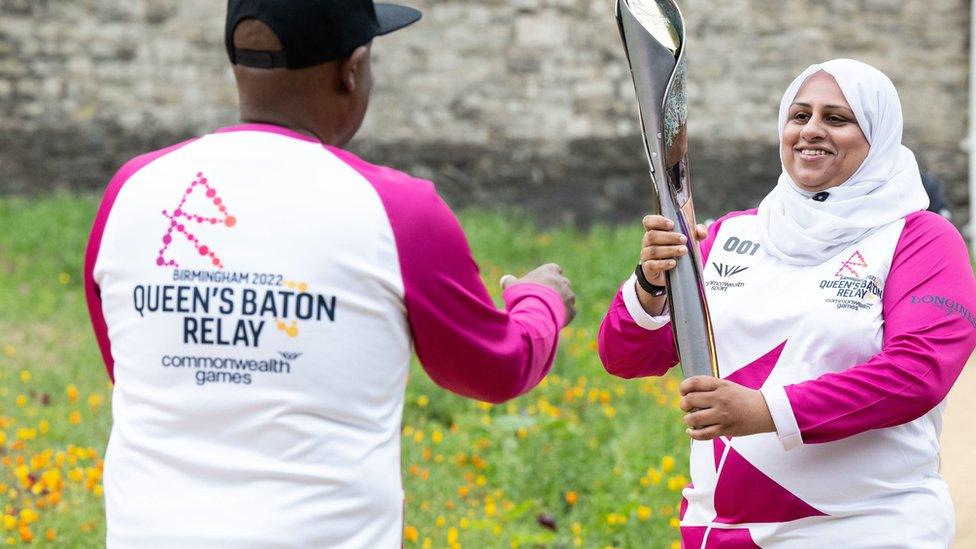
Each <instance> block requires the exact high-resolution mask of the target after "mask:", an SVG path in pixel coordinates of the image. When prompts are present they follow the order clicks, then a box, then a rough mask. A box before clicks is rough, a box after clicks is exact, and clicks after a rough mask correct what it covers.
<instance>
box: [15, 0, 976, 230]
mask: <svg viewBox="0 0 976 549" xmlns="http://www.w3.org/2000/svg"><path fill="white" fill-rule="evenodd" d="M404 1H405V2H407V3H411V4H412V5H415V6H416V7H419V8H421V9H422V10H423V11H424V14H425V15H424V19H423V20H422V21H421V22H420V23H418V24H417V25H415V26H414V27H411V28H409V29H407V30H404V31H402V32H397V33H394V34H392V35H389V36H386V37H382V38H379V39H377V40H376V43H375V44H374V48H373V52H374V56H375V59H374V70H375V72H376V78H377V85H376V89H375V91H374V97H373V104H372V108H371V110H370V113H369V116H368V117H367V121H366V124H365V125H364V128H363V130H362V132H361V133H360V134H359V136H358V137H357V139H356V141H355V142H354V144H353V146H352V148H353V149H355V150H356V151H357V152H359V153H361V154H363V155H365V156H366V157H367V158H368V159H370V160H372V161H375V162H381V163H387V164H390V165H393V166H396V167H399V168H402V169H406V170H408V171H411V172H413V173H415V174H417V175H421V176H424V177H428V178H431V179H433V180H435V181H437V182H438V186H439V187H440V189H441V190H442V192H443V193H444V194H445V195H446V196H447V198H448V200H449V201H450V202H451V203H452V204H454V205H456V206H466V205H471V204H478V205H482V206H493V205H516V206H520V207H524V208H527V209H528V210H530V211H531V212H533V213H536V214H538V215H541V216H542V218H544V219H546V220H575V221H581V222H588V221H591V220H629V221H633V220H634V219H636V216H637V215H639V213H640V212H642V211H643V210H644V209H646V204H647V203H648V201H649V198H648V192H649V191H648V185H647V183H646V179H647V175H646V172H647V167H646V161H645V159H644V155H643V152H642V150H641V140H640V136H639V133H638V132H639V130H638V126H637V120H636V111H635V108H636V107H635V103H634V97H633V87H632V84H631V82H630V76H629V74H628V71H627V67H626V60H625V59H624V57H623V53H622V49H621V47H620V43H619V38H618V36H617V30H616V26H615V23H614V20H613V13H612V0H404ZM224 6H225V2H223V1H219V0H192V1H191V0H0V191H5V192H24V191H27V192H30V191H36V190H43V189H50V188H52V187H70V188H97V187H100V186H102V185H104V183H105V181H106V180H107V178H108V177H110V176H111V174H112V172H113V171H114V169H115V168H116V167H117V166H118V165H119V164H120V163H121V162H123V161H124V160H125V159H126V158H128V157H130V156H132V155H134V154H136V153H138V152H140V151H143V150H145V149H148V148H152V147H158V146H163V145H166V144H169V143H171V142H174V141H176V140H178V139H181V138H186V137H188V136H191V135H195V134H200V133H204V132H207V131H209V130H210V129H212V128H215V127H219V126H222V125H228V124H231V123H233V122H234V121H235V119H236V107H235V105H236V92H235V90H234V86H233V80H232V78H231V75H230V71H229V69H228V68H227V62H226V55H225V53H224V50H223V36H222V32H223V11H224ZM681 7H682V9H683V11H684V13H685V17H686V22H687V27H688V30H689V35H690V41H689V46H688V48H689V49H688V56H689V102H690V106H689V107H690V113H691V114H690V136H691V161H692V173H693V177H694V181H695V185H696V189H697V192H696V202H697V203H698V207H699V210H700V211H701V212H702V214H703V215H704V216H714V215H718V214H721V213H722V212H724V211H727V210H729V209H737V208H745V207H749V206H752V205H755V204H756V203H757V201H758V200H759V198H761V197H762V196H763V195H764V194H765V192H766V191H767V190H768V189H769V188H770V187H771V186H772V185H773V184H774V182H775V178H776V175H777V174H778V172H779V160H778V156H777V152H776V145H775V143H776V130H775V117H776V109H777V105H778V102H779V97H780V95H781V93H782V91H783V89H784V88H785V86H786V85H787V84H788V83H789V81H790V80H791V79H792V77H793V76H794V75H795V74H796V73H798V72H799V71H800V70H802V69H803V68H804V67H805V66H806V65H808V64H810V63H812V62H815V61H818V60H823V59H828V58H832V57H842V56H843V57H854V58H857V59H861V60H863V61H866V62H869V63H872V64H874V65H876V66H878V67H879V68H881V69H882V70H884V71H885V72H887V73H888V74H889V75H890V76H891V77H892V79H893V80H894V82H895V84H896V85H897V86H898V89H899V91H900V93H901V97H902V102H903V105H904V109H905V121H906V131H905V136H906V137H905V140H906V143H907V144H909V146H911V147H913V148H914V149H915V151H916V153H917V154H918V156H919V158H920V161H921V163H922V164H923V166H924V167H927V168H928V169H929V170H930V171H932V172H934V173H935V174H936V175H937V176H939V177H940V178H941V179H942V180H943V182H944V183H945V185H946V190H947V194H948V195H949V198H950V201H951V203H952V204H953V206H954V211H955V214H956V218H955V219H956V220H957V221H962V220H964V219H965V218H966V216H967V214H968V212H966V211H965V210H966V208H965V206H966V194H967V193H966V154H965V152H964V151H963V150H962V148H961V147H960V143H961V141H962V140H963V138H964V136H965V133H966V122H967V116H968V113H967V95H968V47H969V46H968V29H969V3H968V2H966V1H964V0H930V1H927V2H904V1H902V0H827V1H821V2H783V1H782V0H729V1H726V2H714V1H711V0H683V1H682V2H681Z"/></svg>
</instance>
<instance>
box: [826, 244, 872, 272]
mask: <svg viewBox="0 0 976 549" xmlns="http://www.w3.org/2000/svg"><path fill="white" fill-rule="evenodd" d="M867 266H868V262H867V261H865V260H864V256H863V255H861V252H860V250H854V253H853V254H851V257H849V258H847V261H845V262H843V263H841V264H840V269H838V271H837V274H835V275H834V276H844V273H845V271H846V272H849V273H851V274H852V275H854V277H855V278H861V275H860V274H858V272H857V271H855V270H854V267H867Z"/></svg>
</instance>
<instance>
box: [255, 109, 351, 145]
mask: <svg viewBox="0 0 976 549" xmlns="http://www.w3.org/2000/svg"><path fill="white" fill-rule="evenodd" d="M241 122H244V123H246V124H271V125H274V126H281V127H282V128H288V129H289V130H292V131H295V132H298V133H301V134H304V135H307V136H309V137H314V138H315V139H318V140H319V141H321V142H322V143H323V144H324V145H334V146H340V145H339V143H338V139H337V138H336V132H335V130H334V129H333V128H332V125H331V124H327V123H325V124H322V123H318V124H316V123H314V122H310V121H302V120H298V119H295V118H292V117H288V116H277V115H274V114H270V113H251V112H241Z"/></svg>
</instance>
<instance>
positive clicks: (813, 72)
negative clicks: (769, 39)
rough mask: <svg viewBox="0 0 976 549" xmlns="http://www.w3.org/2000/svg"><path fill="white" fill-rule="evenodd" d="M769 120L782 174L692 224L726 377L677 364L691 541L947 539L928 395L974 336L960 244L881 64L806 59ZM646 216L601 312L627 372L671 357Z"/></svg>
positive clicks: (947, 382) (662, 366)
mask: <svg viewBox="0 0 976 549" xmlns="http://www.w3.org/2000/svg"><path fill="white" fill-rule="evenodd" d="M779 135H780V158H781V160H782V164H783V173H782V175H780V178H779V182H778V184H777V186H776V187H775V188H774V189H773V190H772V192H770V193H769V195H768V196H767V197H766V198H765V199H764V200H763V201H762V203H761V204H760V206H759V208H758V210H749V211H744V212H733V213H730V214H728V215H726V216H725V217H723V218H721V219H719V220H718V221H717V222H716V223H714V224H713V225H712V226H711V227H710V228H709V230H708V232H707V237H705V238H704V240H703V241H702V242H701V250H702V256H703V265H704V268H705V277H704V279H705V285H706V291H707V294H708V300H709V307H710V310H711V315H712V319H713V326H714V331H715V341H716V347H717V349H718V354H719V357H718V358H719V366H720V373H721V379H713V378H708V377H693V378H689V379H687V380H685V381H684V382H683V383H682V384H681V392H682V395H683V398H682V401H681V407H682V409H683V410H684V411H686V412H687V415H686V416H685V421H686V423H687V424H688V434H689V436H690V437H691V438H692V439H693V442H692V448H691V476H692V484H691V485H689V486H688V487H687V488H686V489H685V490H684V492H683V495H684V499H685V501H684V502H683V505H682V513H681V519H682V527H681V534H682V538H683V540H684V543H685V546H686V547H757V546H760V547H789V548H794V547H815V546H821V545H823V544H824V543H831V542H834V543H836V544H837V545H835V547H845V548H849V547H911V548H925V547H946V546H947V545H948V544H949V542H950V540H951V539H952V536H953V530H954V523H953V512H952V503H951V501H950V499H949V492H948V489H947V487H946V484H945V482H944V481H943V480H942V478H941V477H940V476H939V473H938V468H939V454H938V451H939V446H938V435H939V431H940V428H941V414H942V410H943V408H944V406H945V404H944V399H945V397H946V394H947V393H948V392H949V389H950V387H951V386H952V384H953V383H954V382H955V380H956V378H957V377H958V375H959V373H960V371H961V370H962V367H963V365H964V364H965V362H966V360H967V359H968V357H969V356H970V353H971V352H972V350H973V348H974V346H976V282H974V279H973V272H972V268H971V265H970V262H969V258H968V255H967V252H966V247H965V244H964V242H963V240H962V238H961V237H960V235H959V233H958V232H957V231H956V230H955V229H954V228H953V227H952V225H950V224H949V223H948V222H947V221H946V220H945V219H943V218H942V217H941V216H939V215H937V214H933V213H930V212H926V211H924V210H925V207H926V205H927V203H928V199H927V198H926V195H925V191H924V189H923V187H922V182H921V179H920V176H919V171H918V166H917V164H916V162H915V158H914V155H913V154H912V152H911V151H910V150H908V149H907V148H905V147H904V146H902V145H901V137H902V114H901V106H900V103H899V100H898V95H897V93H896V91H895V88H894V86H893V85H892V83H891V81H890V80H889V79H888V78H887V77H886V76H885V75H884V74H882V73H881V72H880V71H878V70H877V69H875V68H873V67H871V66H869V65H866V64H864V63H860V62H857V61H852V60H848V59H839V60H834V61H828V62H826V63H822V64H819V65H813V66H811V67H809V68H808V69H807V70H805V71H804V72H803V73H802V74H800V75H799V76H798V77H797V78H796V80H794V81H793V83H792V84H791V85H790V87H789V88H788V89H787V90H786V94H785V95H784V96H783V100H782V103H781V104H780V112H779ZM644 226H645V229H646V233H645V235H644V239H643V241H642V243H641V252H640V260H641V266H640V267H641V268H640V273H641V274H643V276H644V278H646V280H644V281H638V279H637V277H636V276H632V277H631V279H630V280H628V281H627V282H626V283H625V284H624V285H623V287H622V288H621V291H620V292H619V293H618V294H617V297H616V299H615V300H614V302H613V304H612V305H611V306H610V310H609V312H608V313H607V316H606V318H605V319H604V321H603V325H602V327H601V330H600V340H599V343H600V356H601V358H602V359H603V362H604V364H605V366H606V368H607V370H608V371H609V372H610V373H612V374H615V375H619V376H622V377H628V378H629V377H636V376H647V375H662V374H664V373H665V372H666V371H667V370H668V369H669V368H670V367H671V366H673V365H674V364H675V363H676V362H677V359H678V357H677V355H676V353H675V350H674V344H673V338H672V333H671V329H670V326H669V325H668V316H667V312H666V311H667V309H666V307H667V304H666V302H665V300H666V297H665V296H655V295H654V294H656V293H659V292H656V291H653V290H655V288H654V287H653V286H655V285H656V286H662V285H664V271H666V270H668V269H670V268H672V267H673V266H674V258H675V257H677V256H680V255H683V254H684V253H686V249H685V242H684V241H683V237H681V236H680V235H679V234H677V233H675V232H672V228H673V227H672V225H671V224H670V222H668V221H666V220H665V219H664V218H661V217H659V216H647V217H645V218H644ZM702 236H704V235H702ZM642 282H643V283H644V284H641V283H642ZM642 286H647V288H648V290H651V291H648V290H645V289H644V287H642Z"/></svg>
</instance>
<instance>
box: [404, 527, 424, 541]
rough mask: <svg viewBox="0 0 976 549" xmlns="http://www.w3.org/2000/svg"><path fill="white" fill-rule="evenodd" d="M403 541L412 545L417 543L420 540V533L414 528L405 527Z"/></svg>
mask: <svg viewBox="0 0 976 549" xmlns="http://www.w3.org/2000/svg"><path fill="white" fill-rule="evenodd" d="M403 539H405V540H407V541H409V542H411V543H416V542H417V540H418V539H420V532H418V531H417V528H415V527H413V526H405V527H404V528H403Z"/></svg>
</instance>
